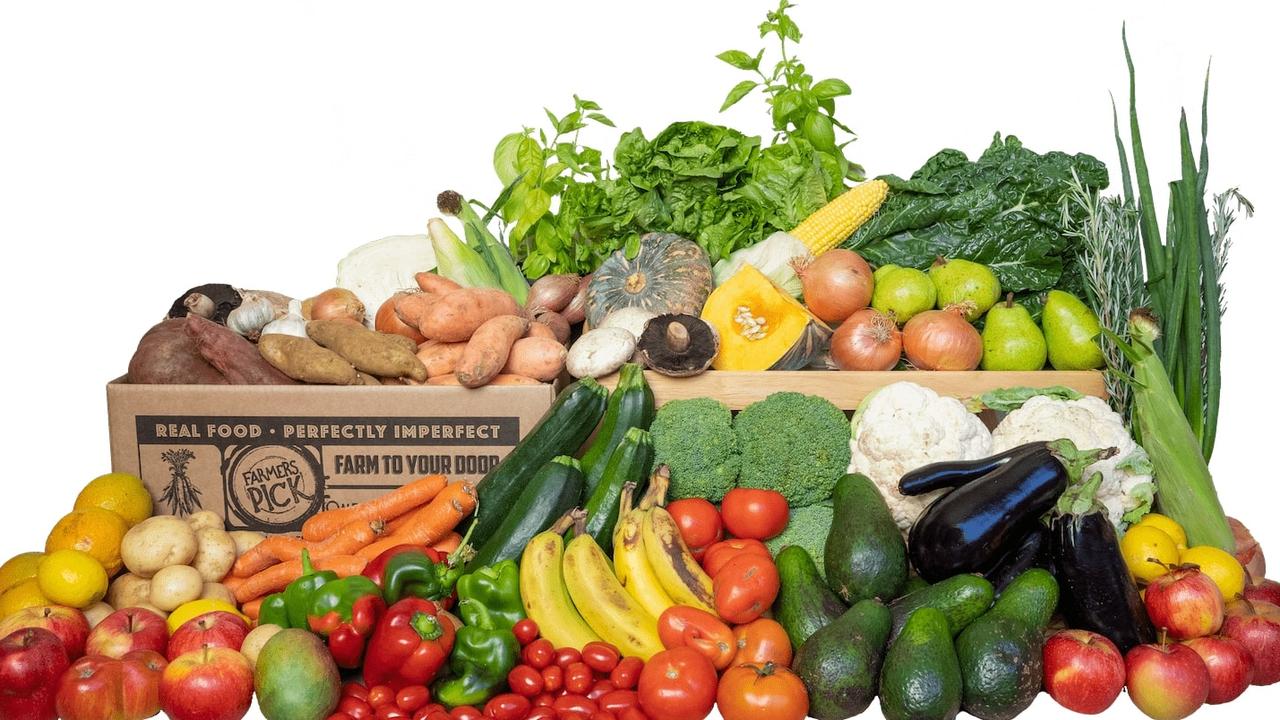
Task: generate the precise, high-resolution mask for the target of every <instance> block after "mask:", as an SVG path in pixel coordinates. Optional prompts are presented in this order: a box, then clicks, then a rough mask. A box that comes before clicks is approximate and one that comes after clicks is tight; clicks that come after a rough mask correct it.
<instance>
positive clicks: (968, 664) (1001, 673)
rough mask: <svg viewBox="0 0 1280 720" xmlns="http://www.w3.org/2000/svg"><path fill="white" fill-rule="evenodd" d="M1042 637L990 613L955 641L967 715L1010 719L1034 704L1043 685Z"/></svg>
mask: <svg viewBox="0 0 1280 720" xmlns="http://www.w3.org/2000/svg"><path fill="white" fill-rule="evenodd" d="M1042 645H1043V633H1042V631H1041V630H1039V629H1037V628H1034V627H1032V626H1031V625H1029V624H1027V623H1025V622H1023V621H1022V620H1019V619H1017V618H1014V617H1010V616H1007V615H1003V614H1001V613H998V612H996V611H995V610H991V611H990V612H988V613H987V614H986V615H983V616H982V617H980V618H978V619H977V620H975V621H974V622H973V624H971V625H970V626H969V627H967V628H965V629H964V632H962V633H960V637H958V638H956V656H957V657H958V658H959V660H960V674H961V676H962V677H963V678H964V696H963V705H964V710H965V712H967V713H969V714H970V715H973V716H974V717H977V718H980V720H1011V719H1012V718H1013V717H1015V716H1017V715H1018V714H1020V713H1021V712H1022V711H1023V710H1026V709H1027V708H1028V707H1030V706H1031V703H1032V702H1033V701H1034V700H1035V699H1036V695H1038V694H1039V693H1040V685H1041V683H1042V681H1043V674H1044V662H1043V658H1042V650H1041V648H1042Z"/></svg>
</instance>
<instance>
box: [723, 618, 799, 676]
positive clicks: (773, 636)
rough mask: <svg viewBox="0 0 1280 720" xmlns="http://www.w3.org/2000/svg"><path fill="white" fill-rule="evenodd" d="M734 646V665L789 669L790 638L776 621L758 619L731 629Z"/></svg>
mask: <svg viewBox="0 0 1280 720" xmlns="http://www.w3.org/2000/svg"><path fill="white" fill-rule="evenodd" d="M733 639H734V645H735V647H737V649H738V652H737V654H736V655H734V656H733V664H734V665H744V664H747V663H753V664H756V665H763V664H765V663H769V662H771V663H773V664H774V665H778V666H780V667H791V638H790V637H788V636H787V631H786V629H784V628H783V627H782V625H780V624H779V623H778V621H777V620H770V619H769V618H760V619H759V620H753V621H751V622H749V623H747V624H746V625H739V626H738V627H736V628H734V629H733Z"/></svg>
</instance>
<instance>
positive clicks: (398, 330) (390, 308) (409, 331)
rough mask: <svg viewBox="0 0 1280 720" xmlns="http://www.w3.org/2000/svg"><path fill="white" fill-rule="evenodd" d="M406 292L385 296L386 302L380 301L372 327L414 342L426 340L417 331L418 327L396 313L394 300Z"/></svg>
mask: <svg viewBox="0 0 1280 720" xmlns="http://www.w3.org/2000/svg"><path fill="white" fill-rule="evenodd" d="M408 294H409V293H407V292H398V293H396V294H395V295H392V296H391V297H389V298H387V300H386V302H384V303H382V307H379V308H378V313H377V314H376V315H374V317H373V329H374V330H377V331H378V332H383V333H392V334H395V335H403V336H405V337H407V338H409V339H410V340H412V341H414V342H415V343H422V342H425V341H426V338H425V337H423V335H422V333H420V332H418V328H416V327H412V326H410V325H408V324H406V323H405V322H404V321H403V320H401V319H400V316H399V315H397V314H396V301H397V300H399V299H400V298H402V297H404V296H405V295H408Z"/></svg>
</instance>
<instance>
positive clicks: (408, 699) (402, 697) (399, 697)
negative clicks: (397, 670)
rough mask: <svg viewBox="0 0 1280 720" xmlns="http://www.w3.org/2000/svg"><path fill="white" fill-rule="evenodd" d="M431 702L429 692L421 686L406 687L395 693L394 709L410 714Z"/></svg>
mask: <svg viewBox="0 0 1280 720" xmlns="http://www.w3.org/2000/svg"><path fill="white" fill-rule="evenodd" d="M429 702H431V691H430V690H427V689H426V688H425V687H423V686H421V685H407V686H405V687H403V688H400V692H398V693H396V707H398V708H400V709H401V710H403V711H405V712H408V713H411V712H414V711H416V710H417V709H418V708H420V707H423V706H424V705H426V704H427V703H429Z"/></svg>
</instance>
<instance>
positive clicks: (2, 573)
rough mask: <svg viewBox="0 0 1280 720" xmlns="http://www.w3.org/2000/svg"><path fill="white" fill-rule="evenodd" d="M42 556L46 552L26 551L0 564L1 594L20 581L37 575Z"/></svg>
mask: <svg viewBox="0 0 1280 720" xmlns="http://www.w3.org/2000/svg"><path fill="white" fill-rule="evenodd" d="M42 558H44V553H41V552H24V553H22V554H20V555H14V556H13V557H11V558H9V560H8V561H7V562H5V564H4V565H0V595H3V594H4V593H5V591H7V590H9V589H10V588H12V587H13V586H15V585H17V584H18V583H20V582H22V581H24V580H30V579H31V578H33V577H35V576H36V570H37V569H38V568H39V567H40V560H41V559H42Z"/></svg>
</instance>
